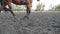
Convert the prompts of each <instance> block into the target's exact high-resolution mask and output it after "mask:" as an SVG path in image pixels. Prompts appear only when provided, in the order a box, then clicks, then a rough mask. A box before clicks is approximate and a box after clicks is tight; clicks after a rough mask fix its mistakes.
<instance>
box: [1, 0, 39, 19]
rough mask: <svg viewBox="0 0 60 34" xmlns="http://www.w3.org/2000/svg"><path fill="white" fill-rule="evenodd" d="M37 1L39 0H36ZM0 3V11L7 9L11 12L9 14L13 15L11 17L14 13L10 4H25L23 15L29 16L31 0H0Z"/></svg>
mask: <svg viewBox="0 0 60 34" xmlns="http://www.w3.org/2000/svg"><path fill="white" fill-rule="evenodd" d="M37 1H39V0H37ZM0 3H1V7H0V12H1V11H2V10H9V11H10V12H11V14H12V15H13V17H14V18H15V17H16V15H15V14H14V13H13V10H12V4H11V3H13V4H16V5H26V8H27V9H26V11H27V12H26V15H25V16H24V18H25V17H27V18H29V17H28V16H29V14H30V13H31V7H32V0H0ZM6 5H8V7H9V9H8V8H6Z"/></svg>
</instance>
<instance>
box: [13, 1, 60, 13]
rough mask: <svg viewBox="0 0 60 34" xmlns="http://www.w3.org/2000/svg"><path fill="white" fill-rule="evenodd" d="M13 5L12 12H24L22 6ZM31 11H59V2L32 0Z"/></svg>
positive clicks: (24, 8)
mask: <svg viewBox="0 0 60 34" xmlns="http://www.w3.org/2000/svg"><path fill="white" fill-rule="evenodd" d="M12 5H13V10H14V11H25V10H26V7H25V6H24V5H15V4H12ZM31 10H32V11H40V12H48V11H60V0H40V1H39V2H38V1H37V0H33V2H32V8H31Z"/></svg>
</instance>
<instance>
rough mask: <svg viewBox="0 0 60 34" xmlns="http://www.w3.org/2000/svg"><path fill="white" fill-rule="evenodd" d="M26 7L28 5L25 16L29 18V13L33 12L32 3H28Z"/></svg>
mask: <svg viewBox="0 0 60 34" xmlns="http://www.w3.org/2000/svg"><path fill="white" fill-rule="evenodd" d="M26 7H27V9H26V11H27V13H26V16H25V18H27V19H29V14H30V13H31V4H27V5H26Z"/></svg>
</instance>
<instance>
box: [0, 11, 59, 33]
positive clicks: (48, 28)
mask: <svg viewBox="0 0 60 34" xmlns="http://www.w3.org/2000/svg"><path fill="white" fill-rule="evenodd" d="M15 15H16V16H17V18H22V17H23V16H24V15H25V13H23V12H18V13H15ZM29 17H30V18H29V19H23V20H19V22H15V19H14V18H13V16H12V15H11V13H9V12H8V13H0V34H60V12H37V13H36V12H32V13H31V14H30V16H29Z"/></svg>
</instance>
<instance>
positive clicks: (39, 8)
mask: <svg viewBox="0 0 60 34" xmlns="http://www.w3.org/2000/svg"><path fill="white" fill-rule="evenodd" d="M44 7H45V5H44V4H40V3H39V4H38V5H37V8H36V11H43V10H44Z"/></svg>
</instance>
